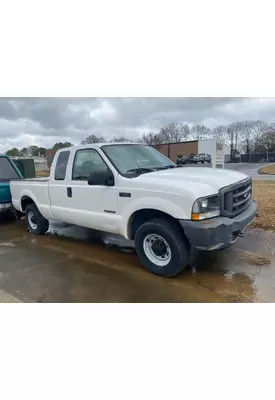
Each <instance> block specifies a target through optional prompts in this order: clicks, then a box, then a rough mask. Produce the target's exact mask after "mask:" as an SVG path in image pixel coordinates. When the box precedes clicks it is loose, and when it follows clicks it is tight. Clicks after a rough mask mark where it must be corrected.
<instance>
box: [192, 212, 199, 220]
mask: <svg viewBox="0 0 275 400" xmlns="http://www.w3.org/2000/svg"><path fill="white" fill-rule="evenodd" d="M192 220H193V221H199V220H200V214H194V213H192Z"/></svg>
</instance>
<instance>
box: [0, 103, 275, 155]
mask: <svg viewBox="0 0 275 400" xmlns="http://www.w3.org/2000/svg"><path fill="white" fill-rule="evenodd" d="M274 107H275V98H226V97H225V98H217V97H209V98H1V99H0V151H6V150H7V149H8V148H11V147H24V146H28V145H30V144H36V145H39V146H45V147H51V146H52V145H53V144H54V143H56V142H57V141H71V142H72V143H74V144H78V143H80V141H81V140H82V139H84V138H85V137H87V136H88V135H90V134H95V135H100V136H105V137H106V138H111V137H113V136H114V135H116V136H128V137H130V138H133V139H134V138H137V137H139V136H141V135H142V134H143V133H144V132H148V131H155V132H157V131H158V130H159V129H160V128H161V127H162V126H164V125H165V124H168V123H171V122H182V123H187V124H193V123H196V124H197V123H198V124H201V123H203V124H205V125H208V126H209V127H210V128H213V127H215V126H216V125H219V124H228V123H231V122H233V121H235V120H241V119H263V120H265V121H272V120H274V119H275V116H274V114H273V112H274V109H275V108H274Z"/></svg>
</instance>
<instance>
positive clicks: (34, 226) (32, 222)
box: [28, 211, 37, 230]
mask: <svg viewBox="0 0 275 400" xmlns="http://www.w3.org/2000/svg"><path fill="white" fill-rule="evenodd" d="M28 222H29V224H30V227H31V228H32V229H34V230H35V229H37V219H36V217H35V215H34V212H33V211H29V213H28Z"/></svg>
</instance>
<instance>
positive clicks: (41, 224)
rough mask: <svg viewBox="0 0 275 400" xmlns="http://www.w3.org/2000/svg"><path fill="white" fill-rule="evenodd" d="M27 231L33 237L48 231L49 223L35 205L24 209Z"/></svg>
mask: <svg viewBox="0 0 275 400" xmlns="http://www.w3.org/2000/svg"><path fill="white" fill-rule="evenodd" d="M25 213H26V219H27V224H28V230H29V231H30V232H31V233H33V234H35V235H44V234H45V233H46V232H47V230H48V229H49V221H48V220H47V219H45V218H44V217H43V215H42V214H41V213H40V212H39V210H38V208H37V207H36V205H35V204H30V205H28V206H27V207H26V211H25Z"/></svg>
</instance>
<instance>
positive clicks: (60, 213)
mask: <svg viewBox="0 0 275 400" xmlns="http://www.w3.org/2000/svg"><path fill="white" fill-rule="evenodd" d="M69 158H70V151H69V150H64V151H61V152H60V153H59V155H58V158H57V161H56V164H55V165H53V166H52V168H54V176H53V178H52V179H51V180H50V182H49V197H50V204H51V210H52V214H53V216H54V218H55V219H58V220H60V221H65V222H69V221H67V214H68V213H67V212H66V210H67V208H68V205H69V204H68V200H67V182H66V175H67V167H68V161H69Z"/></svg>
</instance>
